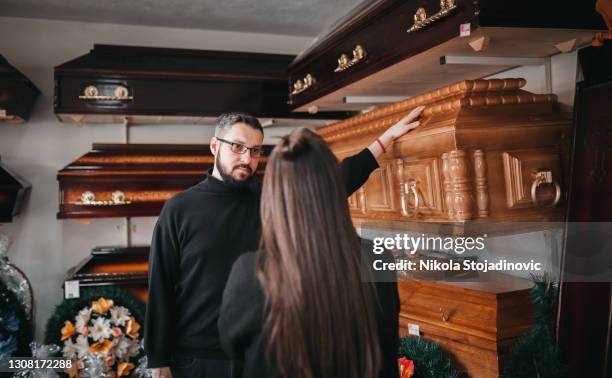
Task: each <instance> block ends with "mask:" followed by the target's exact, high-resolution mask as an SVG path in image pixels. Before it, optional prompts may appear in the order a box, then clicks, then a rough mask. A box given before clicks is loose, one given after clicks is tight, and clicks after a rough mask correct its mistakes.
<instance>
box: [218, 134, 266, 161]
mask: <svg viewBox="0 0 612 378" xmlns="http://www.w3.org/2000/svg"><path fill="white" fill-rule="evenodd" d="M217 140H218V141H219V142H223V143H227V144H229V145H230V149H231V150H232V152H233V153H235V154H244V153H246V152H247V150H249V151H251V156H254V157H260V156H261V154H262V153H263V147H262V146H255V147H247V146H245V145H244V144H240V143H236V142H231V141H229V140H225V139H221V138H217Z"/></svg>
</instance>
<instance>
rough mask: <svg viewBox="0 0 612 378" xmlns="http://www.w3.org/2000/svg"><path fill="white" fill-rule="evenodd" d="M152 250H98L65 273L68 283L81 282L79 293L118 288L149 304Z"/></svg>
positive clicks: (143, 247)
mask: <svg viewBox="0 0 612 378" xmlns="http://www.w3.org/2000/svg"><path fill="white" fill-rule="evenodd" d="M148 261H149V247H148V246H138V247H96V248H94V249H93V250H92V251H91V254H90V255H89V256H87V257H86V258H85V259H84V260H83V261H81V262H80V263H79V264H77V265H76V266H74V267H72V268H70V269H69V270H68V272H66V276H65V281H79V287H80V289H84V288H88V287H95V286H105V285H116V286H121V287H122V288H124V289H126V290H128V291H130V292H131V293H132V294H134V295H135V296H136V297H137V298H139V299H140V300H142V301H143V302H146V300H147V289H148V282H149V281H148V269H149V264H148Z"/></svg>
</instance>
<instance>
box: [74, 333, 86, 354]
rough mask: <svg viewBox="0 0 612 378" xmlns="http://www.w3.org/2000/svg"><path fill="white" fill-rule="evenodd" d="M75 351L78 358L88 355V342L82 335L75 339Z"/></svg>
mask: <svg viewBox="0 0 612 378" xmlns="http://www.w3.org/2000/svg"><path fill="white" fill-rule="evenodd" d="M76 351H77V354H78V356H79V357H82V356H84V355H85V354H87V353H89V342H88V341H87V337H85V336H83V335H79V336H78V337H77V339H76Z"/></svg>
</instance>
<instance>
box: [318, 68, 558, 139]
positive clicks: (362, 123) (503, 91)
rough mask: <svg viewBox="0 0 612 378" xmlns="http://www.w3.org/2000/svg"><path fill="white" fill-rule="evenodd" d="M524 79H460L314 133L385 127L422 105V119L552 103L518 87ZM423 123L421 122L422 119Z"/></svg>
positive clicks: (333, 135)
mask: <svg viewBox="0 0 612 378" xmlns="http://www.w3.org/2000/svg"><path fill="white" fill-rule="evenodd" d="M526 83H527V82H526V80H525V79H520V78H510V79H489V80H484V79H479V80H463V81H460V82H458V83H454V84H451V85H447V86H445V87H441V88H438V89H435V90H432V91H429V92H427V93H423V94H421V95H418V96H414V97H410V98H408V99H406V100H403V101H400V102H397V103H393V104H389V105H385V106H381V107H378V108H376V109H375V110H372V111H371V112H368V113H365V114H360V115H358V116H355V117H352V118H349V119H347V120H344V121H340V122H336V123H333V124H331V125H328V126H325V127H320V128H318V129H317V132H318V133H319V134H320V135H321V136H322V137H323V138H324V139H325V140H326V141H327V142H328V143H332V142H335V141H338V140H343V139H347V138H354V137H356V136H359V135H366V134H371V133H375V132H379V131H382V130H385V129H386V128H388V127H389V126H391V125H393V123H395V122H397V121H399V120H400V119H401V118H402V117H404V116H405V115H406V114H408V112H410V111H411V110H412V109H414V108H415V107H417V106H425V109H424V110H423V115H422V118H423V120H426V119H427V118H429V117H432V116H435V115H438V114H443V113H451V112H456V111H459V110H460V109H462V108H470V107H477V106H483V105H513V104H533V103H556V102H557V96H556V95H554V94H533V93H530V92H527V91H524V90H521V89H520V88H522V87H524V86H525V84H526ZM423 123H424V122H423Z"/></svg>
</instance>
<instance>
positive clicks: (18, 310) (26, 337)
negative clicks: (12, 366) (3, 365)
mask: <svg viewBox="0 0 612 378" xmlns="http://www.w3.org/2000/svg"><path fill="white" fill-rule="evenodd" d="M31 342H32V321H31V320H28V318H27V316H26V311H25V308H24V306H23V304H22V303H21V302H20V301H19V299H18V298H17V295H15V293H14V292H13V291H11V290H10V289H9V288H8V287H7V286H6V285H5V284H4V282H3V281H2V280H0V355H3V354H5V353H6V354H10V356H9V355H5V356H4V357H29V356H31V355H32V353H31V351H30V343H31ZM9 352H11V353H9Z"/></svg>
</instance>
